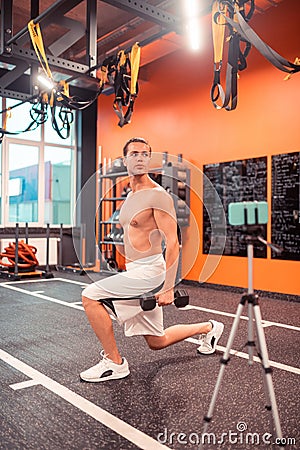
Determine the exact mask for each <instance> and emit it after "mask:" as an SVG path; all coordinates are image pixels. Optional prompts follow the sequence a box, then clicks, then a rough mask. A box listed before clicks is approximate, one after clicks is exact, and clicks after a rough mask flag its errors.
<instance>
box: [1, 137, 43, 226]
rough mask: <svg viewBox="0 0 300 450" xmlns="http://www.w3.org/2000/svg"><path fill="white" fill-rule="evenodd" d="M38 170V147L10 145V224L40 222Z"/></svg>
mask: <svg viewBox="0 0 300 450" xmlns="http://www.w3.org/2000/svg"><path fill="white" fill-rule="evenodd" d="M38 169H39V148H38V147H34V146H30V145H22V144H14V143H10V144H9V147H8V170H9V176H8V204H9V214H8V217H9V218H8V221H9V222H37V221H38V182H39V174H38Z"/></svg>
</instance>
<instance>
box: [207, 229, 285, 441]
mask: <svg viewBox="0 0 300 450" xmlns="http://www.w3.org/2000/svg"><path fill="white" fill-rule="evenodd" d="M256 240H259V241H260V242H262V243H264V244H266V241H264V240H263V239H262V238H260V237H259V236H254V235H248V236H247V237H246V241H247V257H248V292H247V294H244V295H243V296H242V298H241V300H240V303H239V305H238V308H237V311H236V316H235V319H234V322H233V325H232V328H231V331H230V335H229V338H228V342H227V346H226V349H225V351H224V354H223V357H222V358H221V360H220V363H221V367H220V371H219V375H218V378H217V382H216V385H215V389H214V392H213V395H212V398H211V402H210V405H209V409H208V412H207V415H206V416H204V419H203V421H204V426H203V434H202V435H203V436H205V433H207V430H208V426H209V423H210V421H211V419H212V415H213V411H214V407H215V403H216V400H217V395H218V392H219V389H220V386H221V381H222V378H223V374H224V371H225V367H226V365H227V363H228V362H229V359H230V358H229V354H230V349H231V347H232V343H233V340H234V337H235V334H236V332H237V329H238V325H239V322H240V317H241V314H242V311H243V308H244V306H245V304H246V303H248V319H249V320H248V342H247V346H248V355H249V365H252V364H253V350H254V347H255V342H254V324H255V328H256V334H257V339H258V345H257V349H258V355H259V358H260V360H261V364H262V369H263V382H264V391H265V396H266V402H267V404H266V410H267V411H269V412H270V413H271V417H270V418H271V423H272V424H274V426H275V432H276V437H277V440H276V441H277V442H280V444H278V446H279V447H280V448H283V445H282V444H281V442H282V432H281V426H280V420H279V415H278V409H277V403H276V398H275V392H274V387H273V381H272V375H271V374H272V369H271V367H270V363H269V356H268V350H267V345H266V339H265V334H264V330H263V327H262V323H261V320H262V319H261V312H260V307H259V304H258V295H255V294H254V292H253V243H254V242H255V241H256ZM272 418H273V422H272ZM203 444H204V442H203V439H202V440H201V445H200V447H199V448H200V450H201V449H203Z"/></svg>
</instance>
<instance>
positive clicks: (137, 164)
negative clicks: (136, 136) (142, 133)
mask: <svg viewBox="0 0 300 450" xmlns="http://www.w3.org/2000/svg"><path fill="white" fill-rule="evenodd" d="M150 160H151V153H150V150H149V147H148V145H147V144H144V143H143V142H131V143H130V144H129V145H128V151H127V155H126V156H125V158H124V164H125V166H126V167H127V171H128V175H143V174H144V173H148V170H149V165H150Z"/></svg>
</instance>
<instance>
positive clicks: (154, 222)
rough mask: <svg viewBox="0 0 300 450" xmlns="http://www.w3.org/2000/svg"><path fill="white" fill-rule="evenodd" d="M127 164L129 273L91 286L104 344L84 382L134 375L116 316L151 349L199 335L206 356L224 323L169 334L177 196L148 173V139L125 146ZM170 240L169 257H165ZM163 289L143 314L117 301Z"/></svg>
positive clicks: (87, 292)
mask: <svg viewBox="0 0 300 450" xmlns="http://www.w3.org/2000/svg"><path fill="white" fill-rule="evenodd" d="M123 154H124V164H125V165H126V167H127V171H128V175H129V177H130V186H131V189H132V191H131V192H130V193H129V194H128V196H127V198H126V200H125V201H124V203H123V205H122V208H121V211H120V216H119V220H120V224H121V225H122V227H123V230H124V252H125V256H126V271H124V272H121V273H118V274H116V275H113V276H110V277H107V278H105V279H103V280H100V281H97V282H96V283H93V284H91V285H89V286H88V287H86V288H85V289H84V291H83V293H82V303H83V306H84V309H85V312H86V315H87V317H88V319H89V322H90V324H91V326H92V328H93V330H94V332H95V334H96V336H97V338H98V339H99V341H100V343H101V345H102V348H103V350H102V352H101V356H102V359H101V360H100V362H99V363H97V364H96V365H95V366H93V367H91V368H90V369H88V370H86V371H84V372H82V373H81V374H80V377H81V379H82V380H84V381H89V382H100V381H105V380H111V379H118V378H124V377H126V376H128V375H129V373H130V371H129V367H128V362H127V360H126V359H125V358H124V357H122V356H121V355H120V353H119V350H118V347H117V344H116V341H115V336H114V332H113V325H112V318H114V319H116V320H117V321H118V322H119V324H124V331H125V336H134V335H143V336H144V338H145V340H146V342H147V344H148V346H149V348H150V349H152V350H160V349H162V348H165V347H168V346H169V345H172V344H175V343H176V342H179V341H182V340H184V339H186V338H188V337H191V336H194V335H198V334H200V335H201V336H202V341H201V345H200V346H199V347H198V349H197V351H198V352H199V353H201V354H212V353H214V352H215V349H216V344H217V342H218V340H219V338H220V336H221V334H222V332H223V329H224V325H223V324H222V323H220V322H216V321H214V320H210V321H208V322H202V323H194V324H177V325H173V326H171V327H169V328H167V329H165V330H164V328H163V311H162V306H164V305H168V304H170V303H172V302H173V300H174V285H175V279H176V272H177V265H178V255H179V244H178V239H177V221H176V213H175V210H174V204H173V200H172V197H171V196H170V195H169V194H168V193H167V192H166V191H165V190H164V189H163V188H162V187H161V186H159V185H158V184H157V183H155V182H154V181H153V180H152V179H151V178H150V177H149V175H148V171H149V165H150V160H151V147H150V145H149V144H148V142H147V141H146V140H145V139H143V138H132V139H130V140H129V141H128V142H127V143H126V144H125V146H124V149H123ZM162 240H164V241H165V245H166V252H165V258H164V257H163V255H162ZM154 289H156V290H157V289H158V292H157V293H156V299H157V306H156V307H155V309H154V310H152V311H143V310H142V309H141V307H140V303H139V299H136V300H135V299H134V300H132V299H131V300H116V301H111V300H109V299H110V298H113V297H115V298H126V297H135V296H137V297H138V296H140V295H141V294H144V293H146V292H150V291H153V290H154Z"/></svg>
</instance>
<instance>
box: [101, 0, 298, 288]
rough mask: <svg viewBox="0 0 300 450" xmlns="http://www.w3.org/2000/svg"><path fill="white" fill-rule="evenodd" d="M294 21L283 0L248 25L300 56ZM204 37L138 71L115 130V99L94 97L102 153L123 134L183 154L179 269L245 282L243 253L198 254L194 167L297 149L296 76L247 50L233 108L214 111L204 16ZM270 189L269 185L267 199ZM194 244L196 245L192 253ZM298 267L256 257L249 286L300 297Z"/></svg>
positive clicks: (117, 146)
mask: <svg viewBox="0 0 300 450" xmlns="http://www.w3.org/2000/svg"><path fill="white" fill-rule="evenodd" d="M291 5H293V9H292V8H291ZM299 19H300V2H294V0H285V1H284V2H283V3H281V4H280V5H279V6H278V7H274V8H270V9H269V10H268V11H267V12H266V13H265V14H260V15H257V16H256V17H255V18H253V20H252V21H251V25H252V27H253V28H254V29H255V30H256V32H257V33H258V34H259V35H260V36H261V37H262V38H263V39H264V40H265V41H266V42H267V43H268V44H269V45H271V46H272V47H273V48H274V49H275V50H276V51H278V52H279V53H280V54H282V56H284V57H286V58H287V59H289V60H291V61H293V60H294V58H295V57H296V56H298V57H300V34H299V31H298V30H299V29H298V25H299ZM203 39H204V44H203V48H204V49H205V50H203V51H202V52H201V53H199V54H197V55H196V54H190V53H188V51H187V50H184V51H183V50H180V51H177V52H176V53H173V54H172V55H169V56H168V57H165V58H162V59H160V60H158V61H156V62H155V63H153V64H151V65H150V66H149V67H148V66H147V67H146V68H143V69H142V71H141V76H142V77H143V79H145V78H146V77H147V81H142V82H141V83H140V93H139V97H138V99H137V101H136V104H135V111H134V114H133V117H132V123H131V124H130V125H126V126H125V127H124V128H122V129H121V128H119V127H118V126H117V117H116V115H115V114H114V112H113V110H112V103H113V97H112V96H109V97H105V96H102V97H100V99H99V114H98V144H99V145H101V146H102V156H105V157H112V158H115V157H117V156H120V155H121V153H122V147H123V144H124V142H125V141H126V140H127V139H128V138H130V137H132V136H144V137H146V138H148V139H149V141H150V142H151V145H152V147H153V149H154V151H158V152H163V151H168V152H169V153H170V154H174V155H177V154H178V153H183V156H184V159H185V160H187V163H188V164H190V167H191V168H192V188H193V189H194V192H193V193H192V203H191V207H192V212H193V217H192V223H191V227H190V228H189V229H188V230H187V231H186V232H185V235H184V249H183V275H184V277H185V278H186V279H190V280H201V281H206V282H210V283H217V284H224V285H230V286H242V287H247V259H246V258H240V257H229V256H224V257H221V258H216V257H214V258H210V260H209V261H207V257H206V256H205V255H203V254H202V249H201V243H200V244H199V235H200V240H202V202H201V186H202V180H201V175H200V172H199V169H202V167H203V165H204V164H208V163H216V162H222V161H230V160H237V159H244V158H252V157H258V156H265V155H266V156H268V161H269V163H270V158H271V155H274V154H278V153H286V152H292V151H299V150H300V149H299V122H300V120H299V105H300V74H295V75H294V76H293V77H292V78H291V79H290V80H289V81H283V78H284V77H285V74H284V73H283V72H281V71H279V70H277V69H275V68H274V67H273V66H272V65H271V64H270V63H269V62H267V61H266V60H265V59H264V58H263V57H262V56H261V55H260V54H259V53H258V51H257V50H256V49H254V48H253V49H252V50H251V53H250V55H249V58H248V68H247V69H246V70H245V71H244V72H241V73H240V79H239V82H238V89H239V97H238V106H237V109H236V110H235V111H231V112H227V111H223V110H221V111H217V110H215V109H214V107H213V106H212V104H211V102H210V88H211V79H212V57H213V54H212V43H211V36H210V24H209V21H208V20H207V18H206V19H205V20H203ZM146 51H147V49H142V52H146ZM269 171H270V167H269ZM269 187H270V185H269ZM270 195H271V193H270V189H269V192H268V200H269V201H270ZM269 231H270V226H269ZM195 243H197V245H199V249H198V252H197V254H195V248H196V247H195ZM194 259H195V262H194ZM191 261H192V262H191ZM205 262H206V265H205ZM203 267H204V270H203ZM299 269H300V262H295V261H278V260H271V259H270V255H268V258H267V259H264V260H262V259H255V261H254V288H255V289H262V290H266V291H272V292H282V293H290V294H298V295H299V294H300V276H299Z"/></svg>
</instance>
